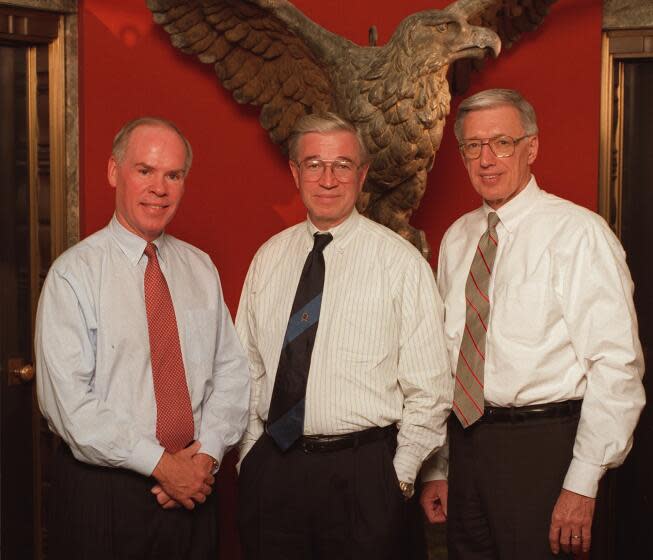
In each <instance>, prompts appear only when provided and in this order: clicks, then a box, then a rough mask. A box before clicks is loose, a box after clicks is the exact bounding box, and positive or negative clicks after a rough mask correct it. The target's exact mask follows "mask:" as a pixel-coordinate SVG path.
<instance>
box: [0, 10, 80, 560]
mask: <svg viewBox="0 0 653 560" xmlns="http://www.w3.org/2000/svg"><path fill="white" fill-rule="evenodd" d="M77 4H78V2H77V0H11V1H8V2H7V1H0V41H2V42H3V43H4V44H9V45H11V44H15V45H27V46H29V47H33V46H34V45H47V49H48V86H49V87H48V98H49V109H48V110H49V130H50V138H49V147H50V174H49V175H50V200H49V206H50V234H51V235H50V248H49V249H50V255H49V257H50V258H49V259H47V262H52V261H53V260H54V259H55V258H56V257H57V256H58V255H59V254H61V253H62V252H63V251H64V250H65V249H66V248H68V247H69V246H71V245H73V244H75V243H76V242H77V241H78V240H79V126H78V114H79V112H78V56H77V53H78V32H77V29H78V26H77V21H78V19H77V17H78V16H77ZM31 50H32V52H31V53H30V55H28V61H27V72H28V84H31V87H33V88H36V51H35V49H34V48H32V49H31ZM35 94H36V91H35V89H34V91H33V92H32V95H31V96H30V98H35ZM27 112H28V128H29V135H30V137H31V138H35V137H36V135H37V132H38V126H37V122H36V120H37V111H36V107H35V105H34V103H31V104H29V105H28V107H27ZM30 145H31V146H32V148H31V153H30V155H29V175H30V179H29V184H30V195H29V200H30V203H29V205H30V210H29V211H30V222H31V223H32V224H38V208H39V206H38V189H37V184H38V161H37V159H38V158H37V154H36V148H35V146H36V144H35V143H34V142H33V141H30ZM36 227H37V226H36V225H32V226H31V228H30V229H31V230H32V232H35V231H36ZM41 262H42V261H41V258H40V254H39V242H38V237H37V236H36V235H35V234H34V233H32V236H31V240H30V270H31V274H30V277H31V281H30V283H31V290H30V291H31V328H32V337H33V334H34V327H35V325H34V321H35V316H36V307H37V303H38V295H39V291H40V286H41V283H42V282H43V280H44V278H45V274H46V273H47V270H41ZM37 374H38V373H37ZM32 396H33V404H32V426H33V428H32V432H33V472H34V476H33V485H34V526H33V527H34V537H33V540H34V557H35V558H36V559H38V560H40V559H41V558H43V534H42V527H43V518H42V513H43V502H42V499H41V497H42V481H43V476H42V471H43V464H44V463H43V459H44V457H43V455H42V453H43V450H42V445H45V443H46V442H47V443H48V444H49V443H51V442H52V440H51V439H47V438H46V439H43V438H44V437H45V436H44V435H43V434H44V433H48V434H49V432H48V430H47V426H46V425H45V422H44V421H43V419H42V418H41V416H40V414H39V411H38V406H37V403H36V395H35V391H34V390H33V395H32ZM42 442H43V443H42ZM46 449H47V447H46ZM46 452H47V451H46Z"/></svg>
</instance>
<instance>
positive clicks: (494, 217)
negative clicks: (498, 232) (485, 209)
mask: <svg viewBox="0 0 653 560" xmlns="http://www.w3.org/2000/svg"><path fill="white" fill-rule="evenodd" d="M500 221H501V220H500V219H499V214H497V213H496V212H490V213H489V214H488V215H487V227H488V229H494V228H495V227H497V224H498V223H499V222H500Z"/></svg>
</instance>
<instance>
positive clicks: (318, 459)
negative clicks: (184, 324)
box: [236, 114, 452, 560]
mask: <svg viewBox="0 0 653 560" xmlns="http://www.w3.org/2000/svg"><path fill="white" fill-rule="evenodd" d="M368 167H369V164H368V156H367V153H366V151H365V149H364V147H363V143H362V141H361V140H360V137H359V135H358V134H357V132H356V130H355V128H354V127H353V126H352V125H351V124H349V123H347V122H346V121H343V120H342V119H341V118H340V117H337V116H336V115H333V114H325V115H310V116H308V117H304V118H303V119H302V120H300V122H299V123H298V125H297V127H296V129H295V132H294V134H293V136H292V138H291V142H290V169H291V171H292V174H293V177H294V180H295V183H296V185H297V188H298V189H299V192H300V195H301V197H302V201H303V202H304V204H305V206H306V208H307V211H308V219H307V220H306V221H305V222H302V223H300V224H297V225H296V226H293V227H291V228H289V229H287V230H285V231H283V232H281V233H279V234H278V235H275V236H274V237H272V238H271V239H270V240H269V241H268V242H267V243H265V244H264V245H263V246H262V247H261V248H260V249H259V251H258V252H257V254H256V256H255V257H254V260H253V262H252V264H251V267H250V270H249V273H248V275H247V279H246V281H245V286H244V288H243V293H242V296H241V301H240V306H239V309H238V315H237V319H236V328H237V330H238V333H239V335H240V337H241V340H242V342H243V345H244V347H245V349H246V352H247V353H248V356H249V360H250V369H251V375H252V381H253V390H252V398H251V402H250V418H249V423H248V427H247V430H246V433H245V436H244V438H243V441H242V442H241V463H240V485H239V486H240V496H239V501H240V504H239V525H240V531H241V542H242V545H243V550H244V553H245V557H246V558H250V559H251V558H265V559H266V560H269V559H274V558H283V559H293V558H297V559H300V558H301V559H304V558H312V559H318V558H357V559H362V558H375V559H381V558H388V559H390V558H400V557H402V552H401V551H402V538H403V535H404V529H405V521H406V515H405V513H406V512H405V504H404V500H405V498H406V497H409V496H410V495H411V494H412V485H413V482H414V480H415V477H416V474H417V471H418V470H419V468H420V466H421V464H422V461H423V460H424V459H425V458H426V457H427V456H428V455H429V454H430V453H431V452H432V451H433V450H434V449H438V448H439V447H440V446H442V444H443V443H444V438H445V421H446V418H447V416H448V414H449V411H450V408H451V398H452V378H451V372H450V369H449V365H448V361H447V357H446V349H445V345H444V340H443V335H442V326H441V320H442V303H441V300H440V298H439V296H438V293H437V289H436V286H435V282H434V279H433V274H432V271H431V269H430V267H429V265H428V263H427V262H426V261H425V260H424V259H423V258H422V256H421V255H420V254H419V252H418V251H417V250H416V249H415V248H414V247H413V246H412V245H410V244H409V243H408V242H407V241H405V240H404V239H403V238H401V237H400V236H398V235H397V234H395V233H394V232H392V231H390V230H389V229H387V228H385V227H384V226H381V225H379V224H377V223H375V222H372V221H370V220H368V219H367V218H364V217H363V216H361V215H359V214H358V212H357V211H356V209H355V203H356V199H357V197H358V194H359V193H360V191H361V189H362V186H363V183H364V181H365V176H366V173H367V169H368ZM317 232H329V233H330V234H331V235H332V236H333V240H332V241H331V242H330V243H329V244H328V246H327V247H326V249H324V251H323V255H324V261H325V269H326V272H325V276H324V285H323V292H322V304H321V311H320V312H319V313H320V314H319V324H318V329H317V332H316V334H315V342H314V346H313V350H312V355H311V358H310V369H309V374H308V381H307V387H306V396H305V416H304V423H303V436H302V437H300V438H299V440H297V441H296V442H295V443H294V444H293V445H292V446H291V447H290V448H289V449H288V450H287V451H285V452H284V451H282V450H281V449H280V448H279V447H278V446H277V444H276V443H275V441H274V440H273V439H272V437H271V436H270V435H269V433H268V431H266V422H267V421H268V414H269V412H270V400H271V397H272V393H273V388H274V387H275V377H276V375H277V369H278V365H279V357H280V354H281V351H282V343H283V341H284V334H285V332H286V327H287V324H288V317H289V314H290V309H291V306H292V305H293V298H294V296H295V292H296V290H297V285H298V282H299V278H300V274H301V272H302V267H303V265H304V262H305V260H306V258H307V255H308V254H309V253H310V252H311V249H312V247H313V235H314V234H315V233H317Z"/></svg>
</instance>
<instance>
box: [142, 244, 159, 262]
mask: <svg viewBox="0 0 653 560" xmlns="http://www.w3.org/2000/svg"><path fill="white" fill-rule="evenodd" d="M143 252H144V253H145V255H146V256H147V258H148V259H149V260H152V259H153V258H156V245H155V244H154V243H148V244H147V245H145V251H143Z"/></svg>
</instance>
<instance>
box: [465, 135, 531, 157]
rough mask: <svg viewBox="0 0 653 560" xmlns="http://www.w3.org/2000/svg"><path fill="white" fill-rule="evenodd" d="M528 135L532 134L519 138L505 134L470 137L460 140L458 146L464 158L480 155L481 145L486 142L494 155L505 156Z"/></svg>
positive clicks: (508, 155) (512, 151)
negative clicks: (488, 136)
mask: <svg viewBox="0 0 653 560" xmlns="http://www.w3.org/2000/svg"><path fill="white" fill-rule="evenodd" d="M529 136H532V134H524V136H520V137H519V138H513V137H512V136H506V135H502V136H495V137H494V138H485V139H481V138H472V139H470V140H465V141H463V142H461V143H460V144H458V147H459V148H460V151H461V152H462V154H463V156H464V157H465V159H478V158H479V157H481V152H482V151H483V146H485V145H486V144H487V145H488V146H489V147H490V150H492V153H493V154H494V155H495V156H497V157H498V158H507V157H510V156H512V155H513V154H514V153H515V146H516V145H517V144H518V143H519V142H521V141H522V140H523V139H524V138H528V137H529Z"/></svg>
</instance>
